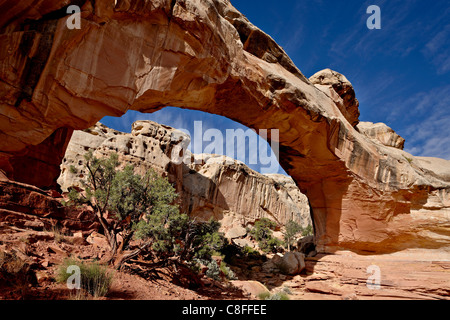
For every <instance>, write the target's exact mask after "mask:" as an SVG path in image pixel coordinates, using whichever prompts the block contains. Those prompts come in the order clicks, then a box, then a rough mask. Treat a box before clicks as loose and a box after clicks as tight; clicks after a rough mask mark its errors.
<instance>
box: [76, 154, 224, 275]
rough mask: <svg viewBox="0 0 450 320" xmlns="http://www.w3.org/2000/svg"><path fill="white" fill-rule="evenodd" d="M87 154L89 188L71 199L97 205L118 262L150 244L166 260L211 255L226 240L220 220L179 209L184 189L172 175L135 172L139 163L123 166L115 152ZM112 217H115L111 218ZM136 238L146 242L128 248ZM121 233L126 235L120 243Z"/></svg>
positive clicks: (114, 261) (180, 260)
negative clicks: (100, 155) (193, 215)
mask: <svg viewBox="0 0 450 320" xmlns="http://www.w3.org/2000/svg"><path fill="white" fill-rule="evenodd" d="M85 160H86V161H85V167H86V172H88V174H87V175H85V181H84V183H83V186H84V192H77V191H75V190H71V192H70V193H69V199H70V200H69V201H68V203H67V204H68V205H73V204H75V205H83V204H87V205H90V206H91V207H92V208H94V211H95V213H96V216H97V220H98V221H99V222H100V224H101V225H102V227H103V231H104V233H105V236H106V238H107V239H108V242H109V245H110V248H111V253H112V259H111V262H112V263H114V264H115V266H116V267H120V266H121V265H122V264H123V263H124V262H125V261H127V260H130V259H131V258H133V257H135V256H137V255H139V254H140V253H142V252H143V251H145V250H151V251H153V252H154V253H155V254H156V255H158V256H159V258H160V259H162V260H166V261H168V260H169V258H177V261H178V262H181V263H185V262H186V261H193V259H194V258H198V259H206V260H209V259H210V258H211V254H212V252H214V251H217V250H219V249H220V247H221V246H223V243H224V237H223V235H221V234H220V233H219V232H218V230H219V228H220V224H219V223H218V222H216V221H213V220H211V221H209V222H197V221H195V220H193V219H191V218H190V217H189V216H188V215H186V214H183V213H180V212H179V208H178V206H177V205H176V204H174V202H175V200H176V198H177V197H178V195H177V193H176V192H175V189H174V187H173V186H172V185H171V184H170V182H169V181H168V180H167V178H163V177H161V176H160V175H159V174H158V173H156V172H155V171H154V170H149V171H148V172H147V174H146V175H145V176H141V175H138V174H135V173H134V168H133V166H125V168H123V169H119V161H118V155H117V154H115V153H112V154H111V155H110V157H109V158H107V159H106V158H105V159H98V158H96V157H94V156H93V154H92V152H88V153H87V154H86V155H85ZM111 217H113V218H114V219H107V218H111ZM133 238H137V239H141V240H143V244H142V245H141V246H140V247H139V248H136V249H134V250H130V251H129V252H124V251H125V249H127V248H128V247H129V243H130V241H131V239H133ZM117 239H123V240H122V241H121V242H120V243H118V242H117ZM117 257H120V259H118V258H117ZM116 259H117V260H118V261H117V260H116Z"/></svg>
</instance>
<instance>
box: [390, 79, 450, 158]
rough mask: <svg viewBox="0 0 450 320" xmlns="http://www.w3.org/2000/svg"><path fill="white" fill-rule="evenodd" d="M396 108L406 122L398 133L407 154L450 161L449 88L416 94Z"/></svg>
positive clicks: (447, 86)
mask: <svg viewBox="0 0 450 320" xmlns="http://www.w3.org/2000/svg"><path fill="white" fill-rule="evenodd" d="M397 108H398V110H400V112H403V115H404V121H405V123H408V124H407V125H405V127H404V129H402V130H401V134H402V135H403V136H404V138H406V151H408V152H410V153H412V154H414V155H417V156H427V157H437V158H444V159H449V160H450V85H446V86H443V87H439V88H436V89H433V90H431V91H429V92H419V93H417V94H416V95H414V96H412V97H411V98H410V99H408V100H405V101H404V102H403V103H402V102H398V106H397Z"/></svg>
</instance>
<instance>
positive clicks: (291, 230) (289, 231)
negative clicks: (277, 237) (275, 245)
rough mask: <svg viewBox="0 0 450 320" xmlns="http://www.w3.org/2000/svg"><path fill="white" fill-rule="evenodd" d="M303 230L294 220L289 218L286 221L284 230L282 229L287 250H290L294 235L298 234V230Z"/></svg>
mask: <svg viewBox="0 0 450 320" xmlns="http://www.w3.org/2000/svg"><path fill="white" fill-rule="evenodd" d="M302 231H303V228H302V226H301V225H299V224H298V223H297V222H295V221H294V220H289V221H288V222H287V223H286V226H285V231H284V234H283V236H284V241H285V243H286V245H287V249H288V251H291V244H292V242H293V241H294V239H295V236H296V235H298V234H299V233H300V232H302Z"/></svg>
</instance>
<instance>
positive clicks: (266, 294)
mask: <svg viewBox="0 0 450 320" xmlns="http://www.w3.org/2000/svg"><path fill="white" fill-rule="evenodd" d="M258 298H259V300H268V299H269V298H270V292H267V291H265V292H261V293H260V294H258Z"/></svg>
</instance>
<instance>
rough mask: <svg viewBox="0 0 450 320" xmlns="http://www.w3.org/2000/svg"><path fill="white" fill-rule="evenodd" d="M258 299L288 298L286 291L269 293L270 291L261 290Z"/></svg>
mask: <svg viewBox="0 0 450 320" xmlns="http://www.w3.org/2000/svg"><path fill="white" fill-rule="evenodd" d="M258 298H259V299H260V300H289V296H288V295H287V293H285V292H283V291H280V292H277V293H275V294H270V292H262V293H260V294H259V295H258Z"/></svg>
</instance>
